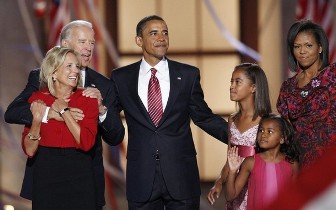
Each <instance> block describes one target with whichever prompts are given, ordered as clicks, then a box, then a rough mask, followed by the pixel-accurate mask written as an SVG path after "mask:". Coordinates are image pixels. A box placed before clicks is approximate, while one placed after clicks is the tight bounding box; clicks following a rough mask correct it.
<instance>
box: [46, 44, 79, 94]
mask: <svg viewBox="0 0 336 210" xmlns="http://www.w3.org/2000/svg"><path fill="white" fill-rule="evenodd" d="M68 53H72V54H74V55H75V56H76V58H77V61H78V63H79V65H80V66H81V63H82V62H81V59H80V57H79V54H78V53H77V52H75V51H74V50H73V49H69V48H65V47H59V46H56V47H53V48H51V49H50V50H49V51H48V52H47V54H46V56H45V58H44V59H43V61H42V65H41V71H40V89H42V88H48V89H49V92H50V93H51V94H52V95H53V96H55V94H56V93H55V87H54V78H53V73H55V72H56V71H57V70H58V68H59V67H60V66H61V65H62V64H63V63H64V61H65V57H66V55H67V54H68ZM79 78H81V77H79ZM79 84H81V79H78V81H77V86H78V85H79Z"/></svg>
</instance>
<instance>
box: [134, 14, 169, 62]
mask: <svg viewBox="0 0 336 210" xmlns="http://www.w3.org/2000/svg"><path fill="white" fill-rule="evenodd" d="M135 41H136V44H137V45H138V46H139V47H141V48H142V52H143V56H144V58H145V60H146V61H147V62H148V63H149V64H150V65H151V66H155V65H156V64H157V63H158V62H159V61H160V60H161V59H162V58H163V57H164V56H165V55H166V53H167V50H168V47H169V36H168V27H167V25H166V23H165V22H164V21H162V20H150V21H148V22H147V23H146V24H145V27H144V28H143V30H142V35H141V36H136V38H135Z"/></svg>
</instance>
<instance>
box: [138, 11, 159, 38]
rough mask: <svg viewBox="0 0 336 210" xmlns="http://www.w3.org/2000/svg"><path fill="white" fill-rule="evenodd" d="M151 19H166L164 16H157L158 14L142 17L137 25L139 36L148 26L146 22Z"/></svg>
mask: <svg viewBox="0 0 336 210" xmlns="http://www.w3.org/2000/svg"><path fill="white" fill-rule="evenodd" d="M151 20H161V21H164V20H163V18H162V17H160V16H157V15H151V16H147V17H144V18H142V19H141V20H140V21H139V23H138V24H137V26H136V35H137V36H140V37H142V32H143V29H144V28H145V26H146V23H147V22H148V21H151Z"/></svg>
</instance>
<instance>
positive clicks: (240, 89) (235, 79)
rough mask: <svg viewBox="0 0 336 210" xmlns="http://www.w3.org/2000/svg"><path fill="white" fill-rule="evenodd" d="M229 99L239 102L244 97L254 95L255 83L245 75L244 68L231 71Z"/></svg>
mask: <svg viewBox="0 0 336 210" xmlns="http://www.w3.org/2000/svg"><path fill="white" fill-rule="evenodd" d="M230 83H231V85H230V100H231V101H236V102H240V101H242V100H244V99H246V98H250V97H254V95H253V93H254V92H255V89H256V88H255V85H254V84H252V81H251V80H250V79H249V78H248V77H247V76H246V69H243V68H238V69H236V70H235V71H233V73H232V77H231V81H230Z"/></svg>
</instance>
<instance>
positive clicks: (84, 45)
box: [62, 26, 95, 67]
mask: <svg viewBox="0 0 336 210" xmlns="http://www.w3.org/2000/svg"><path fill="white" fill-rule="evenodd" d="M62 46H63V47H68V48H71V49H74V50H75V51H76V52H77V53H79V55H80V57H81V60H82V66H83V67H87V66H88V65H89V64H90V61H91V58H92V55H93V49H94V46H95V39H94V31H93V30H92V29H91V28H88V27H85V26H78V27H74V28H73V29H72V30H71V32H70V35H69V37H67V38H66V39H63V40H62Z"/></svg>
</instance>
